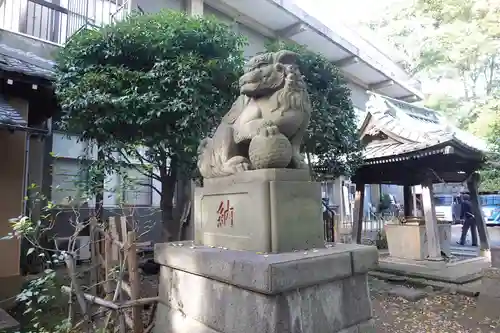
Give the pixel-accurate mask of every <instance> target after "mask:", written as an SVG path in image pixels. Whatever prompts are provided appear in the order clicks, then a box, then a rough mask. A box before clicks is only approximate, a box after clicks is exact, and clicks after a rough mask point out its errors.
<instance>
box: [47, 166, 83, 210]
mask: <svg viewBox="0 0 500 333" xmlns="http://www.w3.org/2000/svg"><path fill="white" fill-rule="evenodd" d="M82 175H83V173H82V170H81V161H80V160H78V159H74V158H55V159H54V161H53V163H52V201H53V202H55V203H56V204H60V205H68V204H70V203H72V202H73V203H74V201H75V200H79V198H80V196H81V193H80V190H79V186H78V185H79V184H78V183H79V182H80V181H81V180H83V176H82Z"/></svg>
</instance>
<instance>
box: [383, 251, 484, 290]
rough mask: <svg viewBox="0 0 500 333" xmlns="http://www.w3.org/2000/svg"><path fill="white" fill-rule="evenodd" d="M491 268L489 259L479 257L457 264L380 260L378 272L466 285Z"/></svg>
mask: <svg viewBox="0 0 500 333" xmlns="http://www.w3.org/2000/svg"><path fill="white" fill-rule="evenodd" d="M489 266H490V261H489V260H488V259H487V258H483V257H478V258H472V259H465V260H458V261H455V262H446V261H429V260H410V259H400V258H393V257H390V256H389V257H384V258H380V260H379V265H378V268H377V270H379V271H382V272H387V273H393V274H398V275H405V276H414V277H419V278H424V279H430V280H436V281H443V282H449V283H455V284H464V283H468V282H471V281H475V280H478V279H480V278H481V277H482V276H483V269H485V268H488V267H489Z"/></svg>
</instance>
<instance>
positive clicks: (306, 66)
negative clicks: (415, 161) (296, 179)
mask: <svg viewBox="0 0 500 333" xmlns="http://www.w3.org/2000/svg"><path fill="white" fill-rule="evenodd" d="M267 49H268V51H278V50H281V49H287V50H290V51H294V52H296V53H297V54H299V66H300V71H301V73H302V75H303V76H304V79H305V81H306V83H307V89H308V92H309V96H310V99H311V104H312V109H313V113H312V115H311V122H310V124H309V127H308V129H307V137H306V139H305V140H304V145H303V151H304V153H305V154H306V155H307V157H308V160H309V162H310V165H311V166H312V168H313V170H314V171H315V175H316V176H317V177H319V178H321V177H322V176H339V175H349V174H351V173H353V172H354V171H355V170H356V168H357V167H358V165H359V163H360V162H361V144H360V141H359V137H358V131H357V126H356V125H357V124H356V115H355V112H354V109H353V106H352V102H351V99H350V90H349V88H348V87H347V85H346V81H345V80H344V78H343V77H342V75H341V74H340V72H339V70H338V69H337V68H336V67H335V65H333V64H332V62H331V61H328V60H327V59H326V58H325V57H323V56H322V55H320V54H316V53H313V52H310V51H308V50H307V49H305V47H303V46H301V45H298V44H294V43H288V42H283V41H278V42H274V43H271V44H269V45H268V46H267Z"/></svg>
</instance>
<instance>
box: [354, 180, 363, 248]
mask: <svg viewBox="0 0 500 333" xmlns="http://www.w3.org/2000/svg"><path fill="white" fill-rule="evenodd" d="M364 202H365V183H361V182H357V183H356V196H355V198H354V218H353V225H352V240H353V241H354V242H356V243H357V244H361V231H362V229H363V217H364V208H363V205H364Z"/></svg>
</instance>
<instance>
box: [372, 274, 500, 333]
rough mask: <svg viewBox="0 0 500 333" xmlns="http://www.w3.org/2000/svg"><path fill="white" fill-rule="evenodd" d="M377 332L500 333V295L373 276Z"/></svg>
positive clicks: (373, 301)
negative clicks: (416, 285)
mask: <svg viewBox="0 0 500 333" xmlns="http://www.w3.org/2000/svg"><path fill="white" fill-rule="evenodd" d="M370 291H371V296H372V304H373V312H374V319H375V323H376V327H377V328H376V332H379V333H384V332H386V333H393V332H394V333H395V332H400V333H407V332H408V333H410V332H411V333H420V332H422V333H429V332H436V333H446V332H453V333H462V332H470V333H478V332H485V333H486V332H487V333H493V332H497V333H500V299H493V298H488V297H487V296H484V295H480V296H479V297H468V296H464V295H461V294H457V293H456V292H454V291H451V292H450V290H448V291H447V292H443V291H439V290H434V289H433V288H431V287H426V288H412V287H410V286H407V285H406V286H405V285H401V284H392V283H387V282H385V281H382V280H379V279H376V278H373V277H371V278H370Z"/></svg>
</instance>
